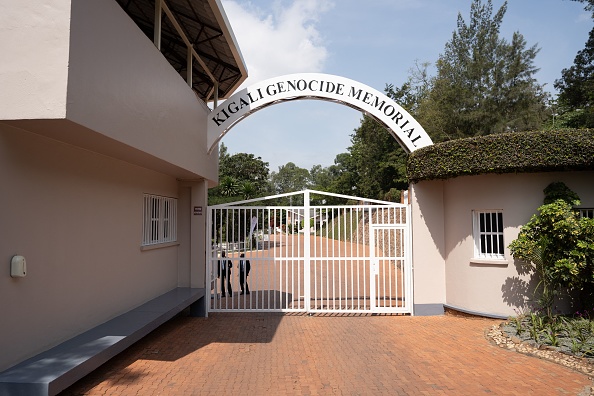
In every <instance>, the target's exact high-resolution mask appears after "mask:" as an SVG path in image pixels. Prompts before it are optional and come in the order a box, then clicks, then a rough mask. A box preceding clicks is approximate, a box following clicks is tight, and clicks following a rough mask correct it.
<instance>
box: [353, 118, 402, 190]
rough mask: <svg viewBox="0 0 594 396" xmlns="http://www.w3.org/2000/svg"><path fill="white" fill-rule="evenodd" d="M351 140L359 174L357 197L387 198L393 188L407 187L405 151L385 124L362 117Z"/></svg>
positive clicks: (356, 171)
mask: <svg viewBox="0 0 594 396" xmlns="http://www.w3.org/2000/svg"><path fill="white" fill-rule="evenodd" d="M351 142H352V145H351V147H349V151H350V154H351V164H352V166H353V168H354V171H355V173H356V175H357V178H356V184H355V185H354V186H356V193H357V195H358V196H362V197H366V198H375V199H385V198H386V194H387V193H388V192H389V191H390V190H391V189H392V188H398V189H405V188H407V185H408V183H407V180H406V153H405V152H404V150H403V149H402V148H401V147H400V146H399V144H398V142H397V141H396V140H395V139H394V137H393V136H392V135H391V134H390V133H389V132H388V131H387V130H386V128H385V127H384V126H383V125H381V124H379V123H378V122H377V121H375V120H373V119H372V118H370V117H367V116H365V117H363V119H362V120H361V125H360V126H359V128H357V129H356V130H355V133H354V134H353V135H352V138H351ZM351 193H352V191H351ZM392 195H393V194H390V196H392Z"/></svg>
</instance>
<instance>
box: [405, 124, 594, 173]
mask: <svg viewBox="0 0 594 396" xmlns="http://www.w3.org/2000/svg"><path fill="white" fill-rule="evenodd" d="M592 169H594V130H589V129H585V130H557V131H546V132H522V133H507V134H496V135H488V136H478V137H473V138H466V139H459V140H455V141H450V142H442V143H437V144H434V145H432V146H428V147H424V148H422V149H419V150H416V151H414V152H413V153H411V154H410V155H409V156H408V163H407V175H408V180H409V181H410V182H418V181H421V180H433V179H449V178H453V177H458V176H464V175H479V174H487V173H526V172H554V171H569V170H592Z"/></svg>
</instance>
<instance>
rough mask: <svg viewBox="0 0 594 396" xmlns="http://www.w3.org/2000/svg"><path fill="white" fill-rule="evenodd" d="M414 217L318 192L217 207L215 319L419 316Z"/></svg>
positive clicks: (397, 207)
mask: <svg viewBox="0 0 594 396" xmlns="http://www.w3.org/2000/svg"><path fill="white" fill-rule="evenodd" d="M300 195H302V196H303V198H302V200H303V201H302V203H303V205H302V206H293V205H290V206H273V204H272V203H271V204H270V206H252V205H253V204H254V203H260V204H261V203H262V202H265V201H270V200H278V199H280V198H286V197H290V199H292V200H295V201H300V200H301V197H300ZM314 197H317V198H316V199H312V198H314ZM324 197H327V198H328V200H330V199H332V198H342V199H348V200H349V201H350V202H356V204H354V205H327V204H326V199H323V198H324ZM409 211H410V207H409V206H407V205H402V204H394V203H390V202H383V201H377V200H369V199H363V198H357V197H349V196H344V195H340V194H331V193H326V192H319V191H313V190H305V191H302V192H299V193H291V194H281V195H275V196H271V197H265V198H259V199H255V200H247V201H240V202H234V203H232V204H226V205H216V206H211V207H209V210H208V216H209V218H208V224H209V225H210V229H209V233H208V235H209V236H210V237H211V241H210V243H209V252H208V254H209V256H208V257H210V263H209V266H208V268H209V269H210V281H211V293H210V294H211V299H210V305H209V311H281V312H291V311H297V312H343V313H344V312H353V313H355V312H361V313H362V312H372V313H412V268H411V260H410V246H411V243H410V232H409V230H410V228H409V217H410V215H409V213H410V212H409ZM223 253H224V254H225V258H223V257H222V255H223ZM242 254H243V255H244V257H242V256H241V255H242ZM248 260H249V264H250V272H249V275H248V276H247V277H246V276H245V273H246V271H245V270H246V267H247V261H248ZM228 262H231V264H232V266H231V270H230V276H228V274H229V273H228V272H227V267H226V266H225V263H228ZM241 268H243V269H244V271H241ZM242 272H243V274H242ZM242 283H243V287H242ZM229 289H231V290H229ZM242 290H243V291H244V292H242Z"/></svg>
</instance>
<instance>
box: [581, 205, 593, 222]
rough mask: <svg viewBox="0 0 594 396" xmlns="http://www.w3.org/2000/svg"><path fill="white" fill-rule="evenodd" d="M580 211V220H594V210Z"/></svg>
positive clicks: (583, 209) (584, 209) (585, 209)
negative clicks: (585, 218)
mask: <svg viewBox="0 0 594 396" xmlns="http://www.w3.org/2000/svg"><path fill="white" fill-rule="evenodd" d="M579 211H580V218H582V217H587V218H589V219H594V208H579Z"/></svg>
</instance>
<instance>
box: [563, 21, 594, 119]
mask: <svg viewBox="0 0 594 396" xmlns="http://www.w3.org/2000/svg"><path fill="white" fill-rule="evenodd" d="M555 88H557V89H558V90H559V97H558V99H557V102H558V105H559V111H560V114H561V120H560V121H561V122H562V124H561V125H562V126H567V127H571V128H593V127H594V108H593V105H594V28H593V29H592V30H591V31H590V36H589V38H588V41H587V42H586V46H585V48H584V49H583V50H581V51H579V52H578V54H577V55H576V57H575V59H574V61H573V66H571V67H570V68H568V69H563V70H562V71H561V78H560V79H559V80H555Z"/></svg>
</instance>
